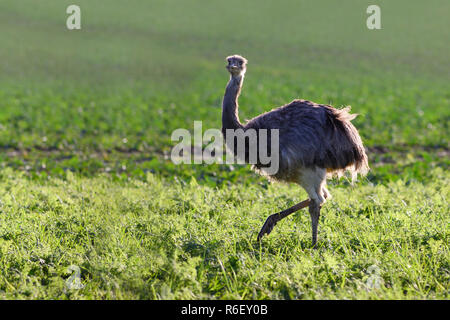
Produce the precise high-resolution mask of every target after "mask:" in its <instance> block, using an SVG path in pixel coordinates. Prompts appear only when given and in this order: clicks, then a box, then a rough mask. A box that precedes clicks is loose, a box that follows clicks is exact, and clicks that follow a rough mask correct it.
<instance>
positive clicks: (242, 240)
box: [0, 0, 450, 299]
mask: <svg viewBox="0 0 450 320" xmlns="http://www.w3.org/2000/svg"><path fill="white" fill-rule="evenodd" d="M72 3H73V1H65V0H64V1H60V0H41V1H39V4H37V3H36V2H35V1H31V0H22V1H15V0H3V1H1V3H0V30H1V31H0V43H1V46H0V149H1V151H0V166H1V167H0V298H1V299H12V298H19V299H37V298H38V299H368V298H369V299H448V294H449V283H450V254H449V249H450V244H449V235H450V228H449V227H450V217H449V204H448V200H447V199H448V198H449V193H450V188H449V183H450V174H449V171H448V166H449V154H450V153H449V142H448V137H449V135H450V130H449V122H450V76H449V73H448V70H450V42H449V41H448V39H449V36H450V31H449V30H450V25H449V22H448V16H447V12H449V10H450V4H449V2H448V1H444V0H442V1H441V0H433V1H430V2H422V1H404V0H397V1H377V4H378V5H380V7H381V10H382V29H381V30H374V31H371V30H368V29H367V28H366V18H367V14H366V8H367V6H368V5H370V4H373V3H372V2H371V1H357V0H352V1H350V0H344V1H339V2H336V1H321V2H320V3H319V2H313V1H298V0H297V1H294V0H280V1H276V2H262V1H245V2H243V1H237V0H236V1H235V0H230V1H227V2H223V3H222V2H218V1H217V2H216V1H209V2H205V1H200V0H196V1H194V0H188V1H183V2H180V1H173V0H152V1H150V2H143V1H137V0H129V1H127V2H126V4H125V3H123V1H119V0H109V1H101V0H96V1H87V0H78V1H76V3H77V4H78V5H79V6H80V7H81V11H82V29H81V30H76V31H69V30H67V29H66V18H67V16H68V15H67V14H66V13H65V11H66V8H67V6H68V5H69V4H72ZM405 8H406V9H405ZM233 53H239V54H242V55H243V56H245V57H246V58H248V59H249V65H248V71H247V76H246V80H245V84H244V88H243V92H242V96H241V98H240V106H241V107H240V117H241V119H242V120H243V119H247V118H251V117H253V116H256V115H257V114H259V113H262V112H264V111H267V110H270V109H271V108H272V107H274V106H278V105H281V104H284V103H287V102H290V101H291V100H293V99H294V98H303V99H308V100H312V101H315V102H318V103H327V104H332V105H333V106H336V107H342V106H345V105H351V106H352V110H353V112H355V113H359V114H360V116H359V117H358V118H357V119H355V120H354V124H355V125H356V126H357V128H358V129H359V131H360V134H361V136H362V138H363V141H364V143H365V145H366V147H367V152H368V156H369V159H370V166H371V172H370V173H369V175H368V176H367V177H365V178H363V179H360V181H358V182H357V183H356V184H354V185H351V184H350V183H349V182H348V181H347V180H346V179H341V180H339V181H338V180H332V181H330V182H329V185H330V188H329V189H330V192H331V193H332V195H333V199H332V200H330V201H329V202H327V204H326V205H325V207H324V209H323V210H322V217H321V221H320V224H319V242H318V250H313V249H312V248H311V234H310V221H309V220H310V219H309V214H308V213H307V212H306V211H305V210H303V211H301V212H299V213H297V214H295V215H294V216H293V217H290V218H287V219H286V220H284V221H282V222H281V223H279V224H278V225H277V226H276V228H275V229H274V231H273V232H272V233H271V235H270V236H269V237H265V238H264V239H263V241H262V242H261V243H257V242H256V235H257V233H258V231H259V228H260V227H261V226H262V224H263V223H264V221H265V219H266V217H267V216H268V215H270V214H272V213H274V212H277V211H279V210H281V209H284V208H286V207H288V206H290V205H292V204H294V203H297V202H298V201H300V200H303V199H305V198H306V193H305V192H304V191H303V190H302V189H300V188H299V187H298V186H296V185H284V184H272V183H269V182H268V181H266V180H265V179H263V178H261V177H259V176H257V175H256V174H255V173H253V172H252V171H250V169H249V167H248V166H242V165H233V166H231V165H218V164H214V165H205V164H203V165H175V164H173V163H172V162H171V161H170V158H169V155H170V151H171V149H172V147H173V146H174V144H175V142H173V141H171V139H170V138H171V133H172V131H173V130H175V129H177V128H186V129H188V130H193V125H194V124H193V122H194V120H201V121H203V129H204V130H206V129H208V128H220V127H221V108H220V107H221V99H222V96H223V92H224V89H225V85H226V83H227V80H228V75H227V73H226V70H225V68H224V67H225V61H224V58H225V57H226V56H227V55H229V54H233ZM71 266H76V268H78V269H79V270H80V277H79V279H80V281H81V287H82V288H80V289H73V288H72V289H71V288H70V286H68V285H67V283H68V281H69V280H70V279H71V276H73V275H72V273H73V271H71V268H70V267H71Z"/></svg>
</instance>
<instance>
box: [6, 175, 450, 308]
mask: <svg viewBox="0 0 450 320" xmlns="http://www.w3.org/2000/svg"><path fill="white" fill-rule="evenodd" d="M1 175H2V176H1V178H2V179H1V181H2V182H1V185H0V186H1V190H2V194H1V198H2V202H1V211H2V215H1V216H0V222H1V223H0V226H1V229H0V232H1V235H2V237H1V238H0V253H1V264H0V272H1V274H2V277H1V280H0V288H2V291H1V292H0V297H2V298H28V299H30V298H32V299H36V298H39V299H47V298H52V299H54V298H56V299H59V298H71V299H79V298H80V299H81V298H97V299H104V298H106V299H122V298H126V299H186V298H187V299H199V298H202V299H203V298H207V299H211V298H227V299H266V298H272V299H299V298H306V299H323V298H326V299H329V298H340V299H342V298H345V299H354V298H358V299H366V298H374V299H402V298H409V299H424V298H434V299H436V298H438V299H439V298H446V297H447V293H448V283H449V280H450V279H449V276H450V274H449V247H448V243H449V229H448V204H447V202H446V198H448V196H449V194H448V189H447V190H446V189H445V186H446V185H447V184H448V183H449V182H450V181H449V179H450V177H449V175H448V174H444V172H443V171H442V170H433V175H434V177H435V180H436V181H435V182H432V183H429V184H427V185H426V186H424V185H423V184H421V183H417V182H412V183H406V182H405V181H397V182H391V183H388V184H386V185H378V186H373V185H369V184H366V185H361V186H358V187H355V188H349V187H348V188H335V189H334V190H333V191H334V192H333V194H334V198H333V200H331V201H330V202H329V203H327V206H326V208H325V209H324V210H323V218H322V221H321V225H320V241H319V249H318V250H314V249H311V242H310V237H311V234H310V222H309V215H308V214H307V212H305V211H303V212H301V213H299V214H297V215H296V216H294V218H292V219H287V220H286V221H283V222H281V223H279V224H278V225H277V227H276V228H275V230H274V231H273V233H272V234H271V235H270V236H269V237H267V238H265V239H264V241H263V242H262V244H259V243H258V242H257V241H256V234H257V232H258V229H259V227H260V226H262V224H263V222H264V218H265V217H266V216H267V215H269V214H271V213H272V212H273V210H276V209H277V208H282V207H286V206H289V205H292V204H293V203H294V201H295V199H299V198H304V197H306V194H305V193H304V192H299V191H298V190H297V189H294V188H290V187H288V186H283V185H281V186H280V185H270V186H268V187H267V188H265V189H263V188H260V187H259V186H249V187H247V188H246V190H245V192H244V193H243V192H241V187H240V186H239V185H235V186H232V187H227V188H211V187H208V186H202V185H199V184H198V183H197V182H196V180H194V179H193V180H192V181H191V182H190V183H187V184H183V183H173V182H169V181H166V180H161V179H158V178H156V177H155V176H154V175H152V174H148V175H147V178H146V180H145V181H142V182H141V181H137V180H131V181H114V180H113V179H111V178H110V177H108V176H97V177H95V178H79V177H76V176H74V175H73V174H71V173H70V174H68V175H67V176H66V178H65V179H51V180H49V181H46V182H44V183H42V182H37V181H30V180H29V179H28V178H26V177H24V176H23V175H21V174H18V173H17V172H15V171H12V170H10V169H8V170H3V171H2V172H1ZM349 195H351V196H350V197H349ZM69 265H77V266H79V267H80V269H81V277H82V283H83V284H84V285H85V287H84V288H83V289H80V290H68V289H67V288H66V287H65V282H64V281H65V280H64V279H65V278H67V277H68V276H69V275H70V273H69V272H68V270H67V268H68V266H69ZM371 266H372V268H376V273H375V275H376V276H379V287H378V288H373V287H370V286H369V284H368V283H369V282H368V280H369V277H370V276H374V275H372V272H371V269H369V267H371Z"/></svg>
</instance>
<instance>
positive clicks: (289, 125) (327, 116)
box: [222, 55, 369, 248]
mask: <svg viewBox="0 0 450 320" xmlns="http://www.w3.org/2000/svg"><path fill="white" fill-rule="evenodd" d="M226 61H227V66H226V68H227V70H228V72H229V73H230V75H231V77H230V80H229V82H228V84H227V87H226V89H225V95H224V98H223V103H222V133H223V135H224V139H225V143H226V145H227V146H230V145H234V143H232V142H233V141H230V140H231V139H235V137H234V136H233V137H228V138H227V136H228V134H227V132H230V129H231V130H238V129H241V130H243V131H244V132H245V131H247V130H249V129H252V130H256V131H258V130H261V129H266V130H271V129H278V139H279V146H278V152H279V155H278V159H279V160H278V161H279V164H278V171H277V172H276V173H271V174H266V172H265V171H264V166H263V165H262V164H261V163H258V162H257V163H256V164H254V165H253V168H254V169H256V171H258V172H259V173H261V174H263V175H266V176H267V177H268V178H269V179H271V180H275V181H282V182H291V183H297V184H299V185H300V186H301V187H303V188H304V189H305V191H306V193H307V194H308V197H309V198H308V199H306V200H304V201H301V202H299V203H297V204H296V205H294V206H292V207H290V208H288V209H286V210H283V211H281V212H278V213H275V214H272V215H270V216H269V217H268V218H267V220H266V222H265V223H264V225H263V227H262V228H261V231H260V232H259V234H258V238H257V239H258V241H259V240H261V238H262V237H263V236H264V235H265V234H267V235H268V234H269V233H270V232H271V231H272V229H273V228H274V226H275V225H276V224H277V223H278V222H279V221H280V220H281V219H283V218H285V217H287V216H288V215H290V214H292V213H294V212H296V211H298V210H300V209H302V208H305V207H309V214H310V216H311V227H312V245H313V247H314V248H316V244H317V228H318V224H319V217H320V210H321V208H322V206H323V204H324V203H325V201H326V200H327V199H330V198H331V195H330V193H329V191H328V190H327V187H326V181H327V178H330V177H332V176H334V175H337V176H341V175H342V174H343V173H344V172H345V171H349V172H350V173H351V174H352V177H354V176H355V175H356V174H358V173H359V174H360V175H365V174H366V173H367V172H368V170H369V166H368V161H367V155H366V153H365V150H364V146H363V144H362V141H361V137H360V136H359V133H358V131H357V130H356V128H355V127H354V126H353V124H352V123H351V120H353V119H354V118H355V117H356V116H357V115H356V114H350V113H349V110H350V108H349V107H347V108H343V109H335V108H333V107H331V106H329V105H322V104H317V103H314V102H311V101H307V100H294V101H292V102H290V103H288V104H286V105H283V106H281V107H278V108H275V109H273V110H271V111H268V112H266V113H263V114H261V115H259V116H257V117H255V118H253V119H251V120H248V121H247V123H245V124H243V123H241V122H240V121H239V115H238V98H239V95H240V92H241V88H242V84H243V81H244V75H245V72H246V70H247V59H245V58H244V57H242V56H240V55H232V56H229V57H227V58H226ZM230 142H231V143H230ZM266 145H269V144H266ZM247 147H248V145H247ZM230 151H231V152H233V153H234V155H235V156H237V154H236V153H237V150H236V148H233V147H231V150H230ZM245 158H246V159H248V154H247V155H245Z"/></svg>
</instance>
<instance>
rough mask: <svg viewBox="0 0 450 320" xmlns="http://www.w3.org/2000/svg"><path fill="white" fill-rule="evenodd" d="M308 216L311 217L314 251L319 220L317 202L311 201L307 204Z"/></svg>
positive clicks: (318, 205)
mask: <svg viewBox="0 0 450 320" xmlns="http://www.w3.org/2000/svg"><path fill="white" fill-rule="evenodd" d="M309 214H310V216H311V229H312V245H313V248H314V249H317V247H316V244H317V227H318V226H319V218H320V204H319V203H318V202H316V201H314V200H313V201H311V203H310V204H309Z"/></svg>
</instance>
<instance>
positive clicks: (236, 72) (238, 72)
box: [226, 54, 247, 77]
mask: <svg viewBox="0 0 450 320" xmlns="http://www.w3.org/2000/svg"><path fill="white" fill-rule="evenodd" d="M226 60H227V62H228V64H227V67H226V68H227V70H228V72H229V73H230V74H231V76H232V77H237V76H242V75H244V73H245V70H246V69H247V59H245V58H244V57H242V56H240V55H237V54H235V55H232V56H229V57H227V59H226Z"/></svg>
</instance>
